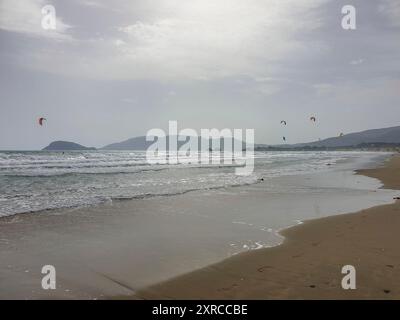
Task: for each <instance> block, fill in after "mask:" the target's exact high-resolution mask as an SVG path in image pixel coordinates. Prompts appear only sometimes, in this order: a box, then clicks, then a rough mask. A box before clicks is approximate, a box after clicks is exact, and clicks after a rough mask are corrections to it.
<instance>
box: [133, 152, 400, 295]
mask: <svg viewBox="0 0 400 320" xmlns="http://www.w3.org/2000/svg"><path fill="white" fill-rule="evenodd" d="M355 172H356V174H360V175H365V176H368V177H372V178H376V179H378V180H380V181H381V182H382V183H383V187H382V188H386V189H394V190H399V189H400V156H399V155H393V156H391V157H390V158H389V159H387V160H386V162H385V163H384V165H383V166H380V167H377V168H374V169H361V170H355ZM399 211H400V201H396V202H395V203H393V204H385V205H380V206H374V207H372V208H369V209H365V210H361V211H358V212H353V213H347V214H342V215H334V216H329V217H324V218H317V219H312V220H307V221H302V222H303V223H301V224H299V225H296V226H293V227H289V228H287V229H284V230H282V231H281V232H280V234H281V235H282V236H283V237H284V241H283V242H282V243H281V244H280V245H278V246H275V247H272V248H266V249H259V250H255V251H250V252H244V253H241V254H239V255H236V256H233V257H230V258H228V259H225V260H223V261H221V262H218V263H216V264H212V265H210V266H207V267H205V268H202V269H199V270H195V271H193V272H189V273H187V274H184V275H181V276H178V277H175V278H172V279H170V280H167V281H165V282H162V283H159V284H156V285H152V286H149V287H147V288H144V289H142V290H139V291H138V292H137V293H136V294H135V295H134V296H130V297H128V298H134V299H400V253H399V252H400V250H399V249H400V248H399V243H400V235H399V233H398V229H399V227H400V212H399ZM344 265H353V266H354V267H355V268H356V275H357V276H356V285H357V289H355V290H344V289H342V287H341V281H342V278H343V276H344V275H343V274H342V273H341V269H342V267H343V266H344Z"/></svg>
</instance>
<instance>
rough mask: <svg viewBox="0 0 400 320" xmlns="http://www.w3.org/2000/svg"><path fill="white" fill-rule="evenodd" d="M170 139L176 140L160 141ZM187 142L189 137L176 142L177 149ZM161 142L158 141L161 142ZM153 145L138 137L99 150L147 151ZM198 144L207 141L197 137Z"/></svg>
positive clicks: (204, 143)
mask: <svg viewBox="0 0 400 320" xmlns="http://www.w3.org/2000/svg"><path fill="white" fill-rule="evenodd" d="M170 137H171V138H172V139H176V138H177V137H176V136H167V137H165V138H162V139H167V141H168V139H169V138H170ZM188 140H189V137H186V141H178V149H179V148H180V147H181V146H182V145H183V144H185V143H186V142H187V141H188ZM161 141H162V140H160V142H161ZM153 143H154V141H146V137H145V136H140V137H136V138H131V139H128V140H125V141H122V142H117V143H112V144H109V145H106V146H104V147H103V148H101V149H102V150H147V149H148V147H149V146H151V145H152V144H153ZM198 143H199V146H200V145H201V143H202V144H203V145H206V144H207V140H206V139H202V138H200V137H198ZM167 145H168V144H167ZM221 146H222V147H223V142H221Z"/></svg>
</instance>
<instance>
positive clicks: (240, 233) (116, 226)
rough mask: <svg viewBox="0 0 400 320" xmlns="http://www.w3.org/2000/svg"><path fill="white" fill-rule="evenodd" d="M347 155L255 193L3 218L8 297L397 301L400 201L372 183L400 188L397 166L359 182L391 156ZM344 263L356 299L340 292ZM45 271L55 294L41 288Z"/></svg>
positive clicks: (238, 190) (255, 188)
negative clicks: (352, 275)
mask: <svg viewBox="0 0 400 320" xmlns="http://www.w3.org/2000/svg"><path fill="white" fill-rule="evenodd" d="M346 157H347V158H346V159H347V160H343V161H338V162H336V163H335V164H332V165H329V166H327V165H325V164H324V165H323V167H322V168H320V169H319V170H316V171H315V172H312V171H311V172H306V173H303V174H294V175H292V174H288V175H279V176H276V177H273V176H271V177H268V178H266V179H265V181H261V182H259V183H255V184H250V185H242V186H238V187H227V188H221V189H208V190H207V189H205V190H197V191H193V192H187V193H183V194H179V195H173V196H159V197H149V198H143V199H134V200H121V201H110V202H109V203H105V204H101V205H97V206H87V207H79V208H73V209H63V210H61V209H58V210H46V211H42V212H34V213H27V214H19V215H12V216H9V217H3V218H1V219H0V235H1V236H0V298H1V299H115V298H123V299H125V298H128V299H132V298H133V299H152V298H156V299H175V298H180V299H196V298H199V299H214V298H216V299H239V298H243V299H266V298H295V299H306V298H337V297H341V298H360V297H361V298H364V297H365V298H395V297H398V294H399V291H398V288H399V285H398V284H396V279H399V277H398V274H397V273H398V266H399V264H398V262H399V261H398V254H397V251H398V250H397V249H398V247H397V243H398V242H396V237H397V235H396V230H397V227H398V223H399V221H398V220H397V219H398V217H397V211H396V210H397V209H398V207H397V204H395V205H387V204H390V203H394V202H395V201H394V200H393V197H395V196H397V195H398V192H397V191H393V190H389V189H382V188H381V186H382V184H381V183H380V182H379V180H376V179H373V178H369V177H367V176H365V174H366V175H370V176H371V177H375V178H378V179H381V180H382V181H386V180H385V179H386V178H387V179H391V180H388V181H389V182H390V184H388V187H391V188H395V187H397V181H399V179H398V178H397V176H395V175H396V174H397V172H398V168H399V165H400V160H398V158H396V159H395V160H392V161H391V162H389V163H388V165H387V166H386V167H384V168H382V169H376V170H375V169H374V170H364V171H362V172H361V173H362V175H361V174H360V175H356V174H354V169H356V168H374V167H376V166H377V165H379V164H382V163H383V162H382V161H383V160H384V159H387V158H388V157H389V155H388V154H384V153H354V154H348V155H347V156H346ZM167 174H171V173H167ZM382 204H385V206H379V205H382ZM371 207H374V208H373V209H368V210H364V211H362V212H361V213H356V214H347V213H348V212H357V211H360V210H362V209H365V208H371ZM324 217H328V218H324ZM301 221H308V222H306V223H303V224H300V225H299V223H301ZM296 225H297V226H296ZM291 226H295V227H292V228H290V227H291ZM288 228H289V229H288ZM281 230H284V231H281ZM279 231H281V232H280V233H279ZM282 241H284V242H283V244H282V245H279V244H280V243H282ZM277 245H278V246H277ZM220 261H222V262H220ZM347 264H352V265H354V266H355V267H356V269H357V288H358V289H357V290H355V291H346V292H345V291H344V290H342V289H340V281H341V278H342V274H341V273H340V271H341V267H342V266H343V265H347ZM44 265H52V266H54V267H55V268H56V270H57V287H56V290H43V289H42V287H41V280H42V277H43V275H42V273H41V269H42V267H43V266H44ZM194 270H197V271H194Z"/></svg>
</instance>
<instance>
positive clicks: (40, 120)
mask: <svg viewBox="0 0 400 320" xmlns="http://www.w3.org/2000/svg"><path fill="white" fill-rule="evenodd" d="M43 121H47V119H46V118H39V124H40V125H41V126H42V125H43Z"/></svg>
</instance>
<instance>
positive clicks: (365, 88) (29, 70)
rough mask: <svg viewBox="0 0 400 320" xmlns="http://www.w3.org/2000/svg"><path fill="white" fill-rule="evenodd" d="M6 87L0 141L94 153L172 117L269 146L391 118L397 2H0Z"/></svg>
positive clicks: (399, 20) (396, 114)
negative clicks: (49, 19) (346, 22)
mask: <svg viewBox="0 0 400 320" xmlns="http://www.w3.org/2000/svg"><path fill="white" fill-rule="evenodd" d="M47 4H52V5H53V6H54V7H55V9H56V14H57V25H56V26H57V29H56V30H44V29H43V28H42V26H41V20H42V13H41V9H42V7H43V6H45V5H47ZM347 4H351V5H353V6H354V7H355V8H356V10H357V11H356V13H357V20H356V22H357V25H356V26H357V29H356V30H344V29H343V28H342V26H341V19H342V16H343V14H342V13H341V9H342V7H343V6H344V5H347ZM0 88H1V89H0V149H38V148H42V147H44V146H46V145H47V144H48V143H50V142H51V141H53V140H67V141H74V142H78V143H81V144H84V145H87V146H95V147H101V146H104V145H106V144H108V143H112V142H118V141H121V140H124V139H127V138H131V137H134V136H138V135H145V134H146V132H147V131H148V130H149V129H151V128H166V127H167V125H168V120H178V126H179V128H180V129H183V128H193V129H196V130H199V129H200V128H214V127H215V128H219V129H223V128H232V129H233V128H243V129H245V128H254V129H255V139H256V142H258V143H268V144H274V143H281V142H282V136H286V138H287V142H288V143H295V142H305V141H311V140H316V139H318V138H321V139H322V138H326V137H329V136H336V135H338V134H339V133H340V132H344V133H348V132H354V131H359V130H364V129H371V128H380V127H389V126H396V125H399V124H400V122H399V120H400V1H399V0H371V1H367V0H359V1H357V0H352V1H350V0H347V1H341V0H290V1H289V0H131V1H128V0H118V1H112V2H111V1H101V0H81V1H80V0H69V1H65V0H64V1H56V0H24V1H15V0H0ZM312 115H315V116H316V117H317V123H316V124H315V125H313V124H312V123H311V122H310V121H309V117H310V116H312ZM41 116H43V117H46V118H47V119H48V121H47V123H45V125H44V126H43V127H40V126H39V125H38V124H37V118H38V117H41ZM281 120H286V121H287V126H286V127H284V126H282V125H280V121H281Z"/></svg>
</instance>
